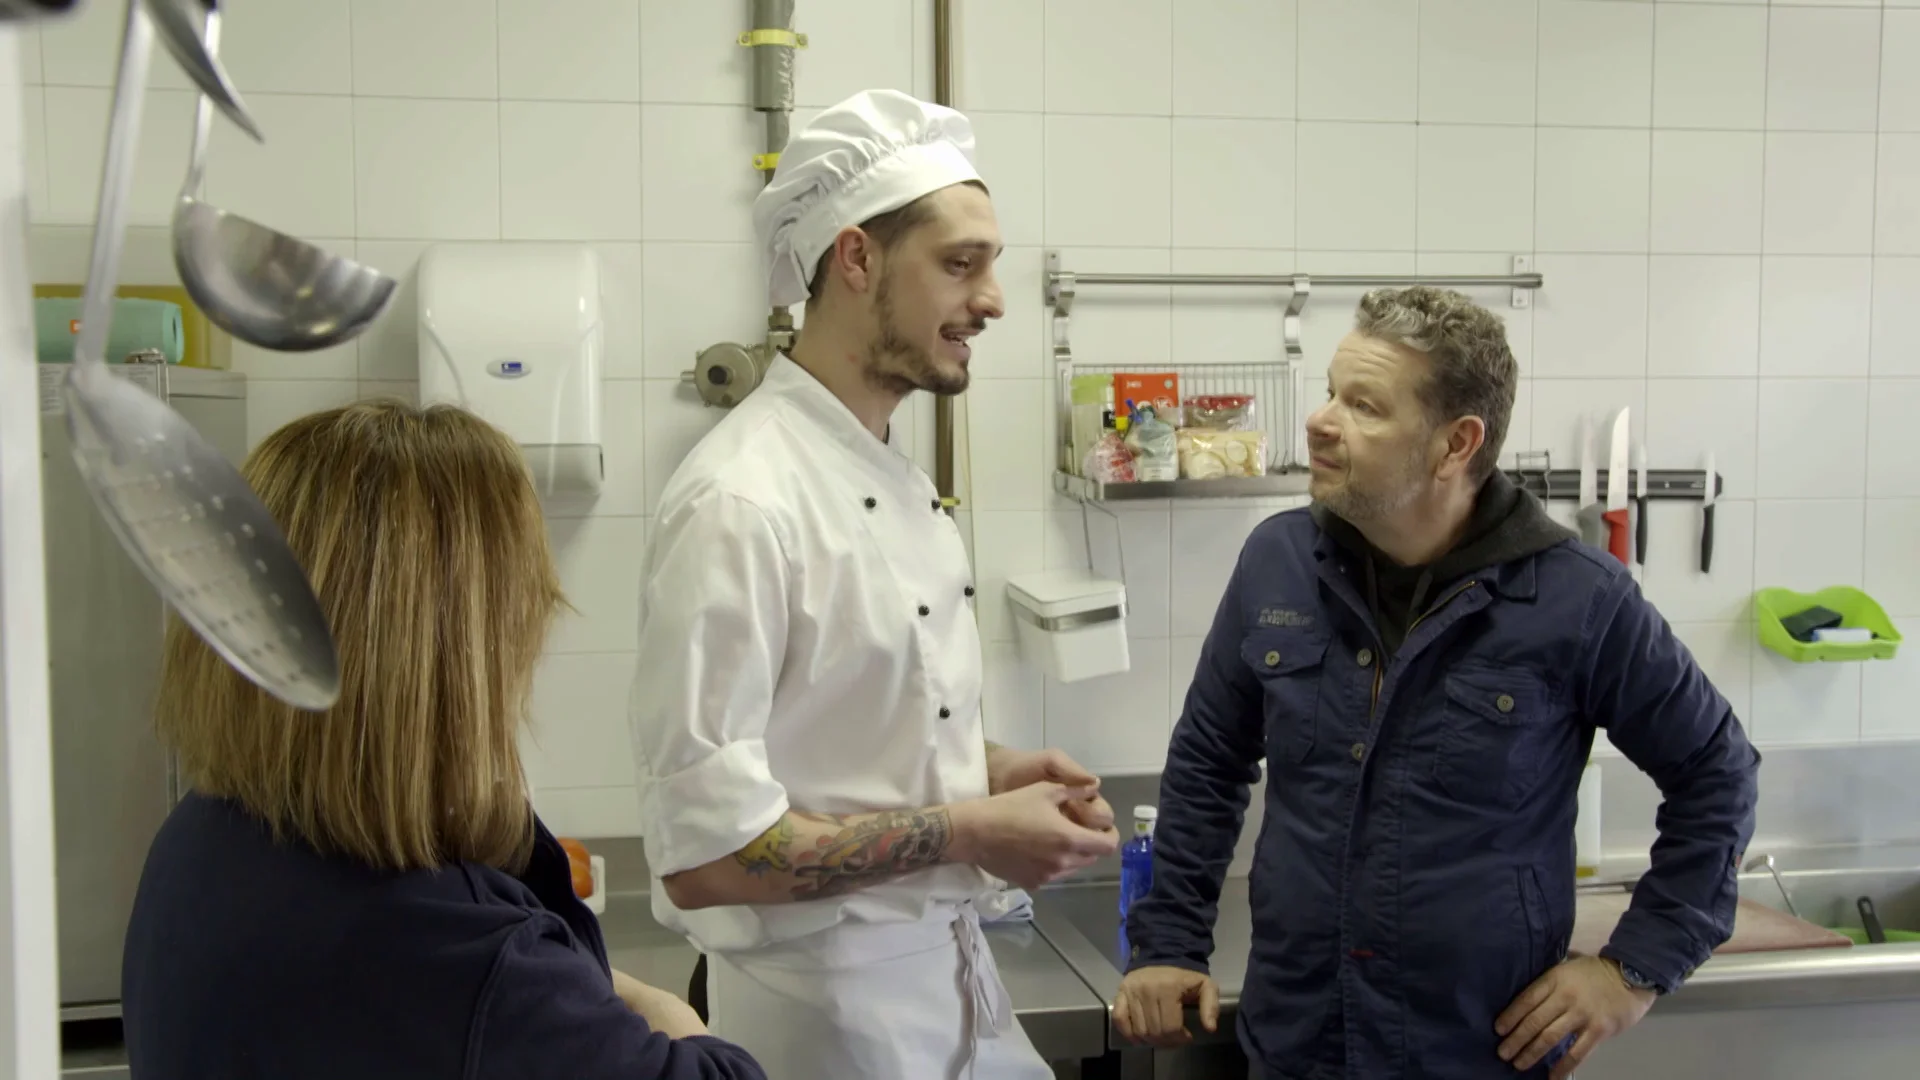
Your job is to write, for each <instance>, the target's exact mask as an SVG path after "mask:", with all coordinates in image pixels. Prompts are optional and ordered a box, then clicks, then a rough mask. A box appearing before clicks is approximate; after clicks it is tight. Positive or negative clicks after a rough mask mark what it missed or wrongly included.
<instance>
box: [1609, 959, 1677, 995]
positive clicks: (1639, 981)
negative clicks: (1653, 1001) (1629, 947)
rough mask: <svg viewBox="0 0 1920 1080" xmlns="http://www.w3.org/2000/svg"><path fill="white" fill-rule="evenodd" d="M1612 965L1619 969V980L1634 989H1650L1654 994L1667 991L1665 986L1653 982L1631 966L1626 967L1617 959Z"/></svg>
mask: <svg viewBox="0 0 1920 1080" xmlns="http://www.w3.org/2000/svg"><path fill="white" fill-rule="evenodd" d="M1613 966H1614V967H1617V968H1619V969H1620V981H1622V982H1624V983H1626V984H1627V985H1628V986H1630V987H1632V988H1633V989H1635V990H1651V991H1653V992H1654V993H1655V994H1665V993H1666V992H1667V990H1666V987H1663V986H1661V985H1660V984H1659V983H1656V982H1654V981H1653V980H1652V979H1649V978H1647V977H1646V976H1645V975H1642V974H1640V973H1639V972H1638V971H1635V970H1634V969H1633V968H1631V967H1628V966H1627V965H1626V964H1623V963H1621V962H1620V961H1618V960H1615V961H1614V962H1613Z"/></svg>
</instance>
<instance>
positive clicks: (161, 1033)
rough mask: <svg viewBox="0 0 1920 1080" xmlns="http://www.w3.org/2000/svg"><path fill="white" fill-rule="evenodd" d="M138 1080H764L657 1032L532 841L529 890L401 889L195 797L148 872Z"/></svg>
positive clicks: (703, 1041)
mask: <svg viewBox="0 0 1920 1080" xmlns="http://www.w3.org/2000/svg"><path fill="white" fill-rule="evenodd" d="M122 997H123V1008H124V1012H125V1022H126V1036H127V1053H128V1056H129V1060H130V1064H131V1066H132V1070H133V1075H135V1076H137V1077H139V1078H140V1080H341V1078H343V1077H352V1078H353V1080H765V1077H766V1074H765V1073H763V1072H762V1071H761V1069H760V1067H759V1066H758V1065H756V1064H754V1062H753V1059H752V1058H750V1057H749V1056H748V1055H747V1053H746V1051H744V1050H742V1049H740V1048H739V1047H736V1046H734V1045H732V1044H731V1043H726V1042H722V1041H720V1040H718V1039H714V1038H710V1037H706V1036H700V1037H695V1038H688V1039H670V1038H668V1037H667V1036H666V1035H663V1034H660V1033H659V1032H655V1031H652V1030H650V1029H649V1028H648V1027H647V1024H646V1021H644V1020H642V1019H641V1018H640V1017H639V1016H637V1015H635V1014H634V1013H633V1012H632V1011H631V1010H629V1009H628V1008H627V1006H626V1005H625V1004H623V1003H622V1002H621V1001H620V999H619V998H618V997H617V996H615V994H614V992H613V985H612V981H611V978H610V975H609V969H608V965H607V953H606V946H605V944H604V942H603V941H602V940H601V937H600V927H599V923H598V922H597V921H596V920H595V919H594V917H593V914H592V912H589V911H588V910H587V909H586V906H585V905H583V904H582V903H581V902H580V901H579V900H578V899H577V898H575V896H574V894H573V886H572V878H571V875H570V872H569V869H568V866H567V856H566V852H565V851H564V850H563V849H562V848H561V847H560V845H559V842H558V841H556V840H555V839H554V838H553V836H552V834H551V833H549V832H548V831H547V829H546V827H545V826H544V825H539V826H537V839H536V843H535V848H534V853H533V858H532V861H531V862H530V864H529V865H528V867H527V869H526V870H525V871H524V872H523V873H522V874H521V875H520V876H518V877H515V876H513V875H510V874H507V873H504V872H502V871H499V870H495V869H493V868H491V867H486V866H480V865H476V864H473V863H460V864H457V865H452V866H448V867H444V868H442V869H439V870H417V871H409V872H406V873H394V872H391V871H384V870H376V869H373V868H371V867H368V866H366V865H364V864H361V863H358V862H355V861H352V860H349V859H344V858H329V857H324V856H322V855H320V854H319V853H318V852H316V851H314V850H313V849H312V848H310V847H308V846H306V845H304V844H298V843H286V844H276V843H275V842H274V841H273V838H272V835H271V833H270V832H269V831H268V829H267V827H266V825H265V824H264V823H263V822H261V821H260V820H259V819H258V818H256V817H254V816H252V815H251V814H249V813H247V812H246V811H245V810H244V809H243V808H241V807H240V806H239V805H238V804H235V803H232V802H229V801H225V800H221V799H213V798H208V797H205V796H202V795H198V794H190V795H188V796H187V797H186V798H185V799H183V800H182V801H181V802H180V805H179V806H177V807H175V808H174V811H173V813H172V814H171V815H169V816H168V818H167V821H166V823H165V824H164V825H163V826H162V827H161V829H160V833H159V835H158V836H157V837H155V839H154V842H153V847H152V849H151V850H150V851H149V852H148V855H147V863H146V869H145V872H144V873H143V874H142V875H141V878H140V889H139V893H138V895H137V897H136V899H135V902H134V910H133V918H132V921H131V924H130V926H129V927H128V930H127V943H126V961H125V966H124V971H123V974H122Z"/></svg>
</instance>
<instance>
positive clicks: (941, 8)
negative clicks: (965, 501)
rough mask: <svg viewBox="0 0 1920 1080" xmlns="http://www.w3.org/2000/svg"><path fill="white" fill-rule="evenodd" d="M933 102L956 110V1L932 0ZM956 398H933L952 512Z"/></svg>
mask: <svg viewBox="0 0 1920 1080" xmlns="http://www.w3.org/2000/svg"><path fill="white" fill-rule="evenodd" d="M933 100H934V103H935V104H938V105H945V106H947V107H948V108H952V107H953V0H933ZM953 474H954V470H953V399H952V398H950V397H945V396H940V397H936V398H934V399H933V484H934V488H935V489H936V490H937V491H939V493H940V502H941V504H942V505H943V506H945V507H946V508H947V512H948V513H949V514H951V513H952V512H953V507H954V505H955V503H954V498H955V496H954V475H953Z"/></svg>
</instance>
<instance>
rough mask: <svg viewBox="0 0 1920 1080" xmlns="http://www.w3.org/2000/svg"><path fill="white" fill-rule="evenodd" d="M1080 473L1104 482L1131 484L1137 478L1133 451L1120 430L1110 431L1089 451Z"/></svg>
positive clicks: (1081, 465)
mask: <svg viewBox="0 0 1920 1080" xmlns="http://www.w3.org/2000/svg"><path fill="white" fill-rule="evenodd" d="M1080 475H1082V476H1084V477H1086V478H1087V479H1089V480H1094V481H1097V482H1099V483H1102V484H1130V483H1132V482H1133V480H1134V478H1135V474H1134V469H1133V451H1131V450H1129V449H1127V444H1126V443H1124V442H1122V441H1121V440H1120V435H1119V433H1118V432H1113V431H1109V432H1107V433H1106V434H1105V435H1102V436H1101V437H1100V441H1099V442H1097V443H1094V444H1093V449H1091V450H1089V451H1087V459H1086V460H1085V461H1083V462H1081V464H1080Z"/></svg>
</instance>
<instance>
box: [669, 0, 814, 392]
mask: <svg viewBox="0 0 1920 1080" xmlns="http://www.w3.org/2000/svg"><path fill="white" fill-rule="evenodd" d="M793 5H794V0H753V26H752V28H751V29H749V30H747V31H745V32H744V33H742V34H741V35H740V37H739V44H740V45H741V46H742V47H744V48H748V49H752V50H753V108H754V111H755V112H758V113H759V114H760V115H761V118H762V119H763V120H764V121H765V122H766V126H767V135H766V144H765V145H766V150H765V151H764V152H762V153H759V154H756V155H754V160H753V165H754V168H756V169H759V170H760V177H761V183H762V185H765V184H768V183H771V182H772V181H773V170H774V166H776V165H778V164H779V162H780V153H781V151H783V150H785V149H786V147H787V136H788V133H789V131H790V130H791V126H792V118H793V74H794V53H795V52H796V51H797V50H799V49H803V48H805V47H806V44H807V36H806V35H805V34H796V33H794V32H793ZM793 335H794V330H793V313H792V312H791V311H790V310H788V309H787V308H785V307H775V308H773V309H771V310H770V311H768V313H767V336H766V338H765V339H764V340H762V341H760V342H757V343H755V344H753V345H740V344H737V343H735V342H731V341H723V342H721V343H719V344H717V345H709V346H707V347H706V348H705V349H702V350H700V353H699V355H697V356H696V357H694V362H693V369H692V370H691V371H683V372H681V373H680V379H681V381H682V382H687V383H692V384H693V386H694V389H695V390H696V391H698V392H699V394H700V400H702V401H704V402H706V403H707V404H708V405H710V406H713V407H716V408H723V409H730V408H732V407H734V406H735V405H738V404H740V402H741V401H743V400H744V399H745V398H746V396H747V395H748V394H751V393H753V391H754V389H755V388H756V387H758V386H759V385H760V382H761V380H762V379H764V378H766V374H767V369H768V368H770V367H772V366H773V358H774V355H775V354H776V353H780V352H784V351H786V350H788V349H791V348H792V347H793Z"/></svg>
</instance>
